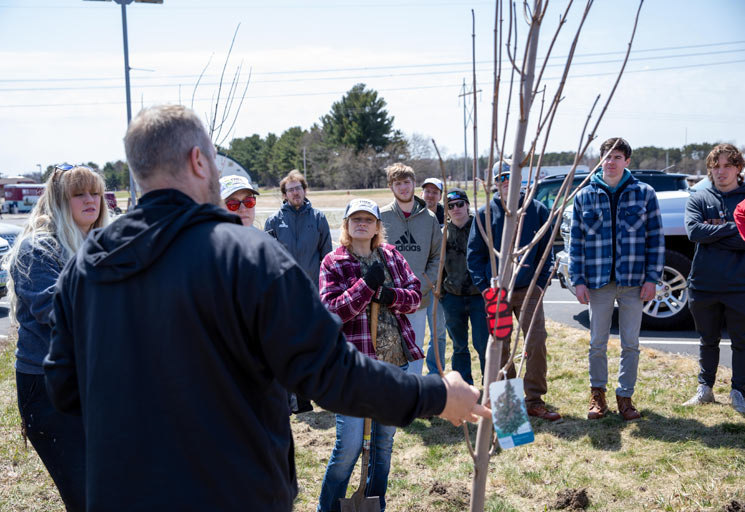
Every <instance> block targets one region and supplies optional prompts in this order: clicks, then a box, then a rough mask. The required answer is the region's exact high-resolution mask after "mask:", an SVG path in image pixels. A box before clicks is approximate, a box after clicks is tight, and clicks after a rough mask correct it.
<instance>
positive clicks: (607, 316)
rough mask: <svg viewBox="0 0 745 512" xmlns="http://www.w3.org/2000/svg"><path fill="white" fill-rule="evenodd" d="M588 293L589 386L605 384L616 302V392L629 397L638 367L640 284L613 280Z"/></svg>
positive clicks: (632, 391) (640, 321)
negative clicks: (618, 342) (618, 351)
mask: <svg viewBox="0 0 745 512" xmlns="http://www.w3.org/2000/svg"><path fill="white" fill-rule="evenodd" d="M588 291H589V292H590V352H589V356H588V359H589V363H590V386H591V387H593V388H602V389H603V390H605V386H606V384H607V383H608V355H607V349H608V338H609V336H610V326H611V321H612V318H613V309H614V307H615V303H616V302H618V333H619V335H620V338H621V362H620V363H619V365H618V387H617V388H616V395H618V396H622V397H628V398H631V396H632V395H633V394H634V387H635V386H636V376H637V369H638V367H639V330H640V329H641V324H642V308H643V306H644V302H642V299H641V298H640V297H639V294H640V293H641V286H618V285H617V284H616V282H615V281H612V282H611V283H609V284H607V285H605V286H603V287H602V288H598V289H596V290H588Z"/></svg>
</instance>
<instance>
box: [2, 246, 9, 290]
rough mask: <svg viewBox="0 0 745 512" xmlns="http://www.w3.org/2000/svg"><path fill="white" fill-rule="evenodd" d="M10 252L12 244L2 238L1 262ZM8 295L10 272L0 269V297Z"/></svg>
mask: <svg viewBox="0 0 745 512" xmlns="http://www.w3.org/2000/svg"><path fill="white" fill-rule="evenodd" d="M8 252H10V244H8V242H7V241H6V240H5V239H4V238H0V260H2V259H3V258H5V256H7V254H8ZM7 294H8V271H7V270H5V269H4V268H2V267H0V297H5V296H6V295H7Z"/></svg>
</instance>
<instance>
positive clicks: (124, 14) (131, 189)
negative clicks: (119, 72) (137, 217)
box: [114, 0, 137, 206]
mask: <svg viewBox="0 0 745 512" xmlns="http://www.w3.org/2000/svg"><path fill="white" fill-rule="evenodd" d="M114 1H115V2H116V3H118V4H119V5H121V6H122V37H123V39H124V87H125V89H126V91H127V126H129V123H130V122H131V121H132V95H131V93H130V89H129V42H128V41H127V4H130V3H132V0H114ZM135 188H136V185H135V179H134V176H133V175H132V170H131V169H130V170H129V200H130V201H131V202H130V205H131V206H134V205H135V204H137V194H136V193H135Z"/></svg>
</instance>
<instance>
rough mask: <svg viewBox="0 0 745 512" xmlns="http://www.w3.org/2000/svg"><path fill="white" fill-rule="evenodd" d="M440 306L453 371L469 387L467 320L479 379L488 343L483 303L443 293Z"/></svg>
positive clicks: (463, 296) (474, 299) (471, 297)
mask: <svg viewBox="0 0 745 512" xmlns="http://www.w3.org/2000/svg"><path fill="white" fill-rule="evenodd" d="M440 306H442V310H443V311H444V312H445V322H446V323H447V330H448V333H449V334H450V338H451V339H452V340H453V370H455V371H456V372H458V373H460V375H461V377H463V380H465V381H466V382H468V383H469V384H473V377H472V376H471V352H470V351H469V350H468V320H469V319H470V320H471V339H472V341H473V348H474V349H475V350H476V353H477V354H478V355H479V363H480V364H481V374H482V375H483V374H484V362H485V358H486V343H487V341H489V330H488V327H487V325H486V311H485V310H484V299H483V298H482V297H481V295H453V294H452V293H446V294H445V295H444V296H443V297H442V299H440ZM428 355H429V354H428ZM428 362H429V361H428Z"/></svg>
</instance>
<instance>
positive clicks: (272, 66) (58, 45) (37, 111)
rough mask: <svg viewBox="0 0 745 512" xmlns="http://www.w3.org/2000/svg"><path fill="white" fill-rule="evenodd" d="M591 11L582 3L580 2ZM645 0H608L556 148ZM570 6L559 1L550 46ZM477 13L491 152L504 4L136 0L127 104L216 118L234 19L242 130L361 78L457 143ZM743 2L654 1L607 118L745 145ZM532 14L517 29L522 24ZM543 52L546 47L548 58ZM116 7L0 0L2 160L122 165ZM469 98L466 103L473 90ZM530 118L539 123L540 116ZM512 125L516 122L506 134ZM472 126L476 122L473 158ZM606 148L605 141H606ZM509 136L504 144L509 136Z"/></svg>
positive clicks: (670, 136)
mask: <svg viewBox="0 0 745 512" xmlns="http://www.w3.org/2000/svg"><path fill="white" fill-rule="evenodd" d="M582 5H584V3H582ZM582 5H580V3H576V5H575V6H574V7H573V9H572V11H571V13H570V21H569V22H568V23H567V25H566V26H565V28H564V29H563V30H562V34H561V36H560V38H559V40H558V42H557V46H556V49H555V50H554V53H553V55H554V56H555V58H553V59H551V60H549V67H547V71H546V77H547V81H546V85H547V88H548V90H549V92H550V91H551V90H552V88H555V87H556V85H557V83H558V81H557V80H556V78H557V77H558V76H559V75H560V73H561V67H560V66H559V64H560V63H561V59H560V58H558V57H561V56H564V55H566V54H567V51H568V41H569V40H570V38H571V36H572V35H573V32H574V29H575V28H576V23H577V20H578V18H579V14H580V9H581V8H582ZM636 5H637V3H636V2H634V1H630V0H617V1H610V0H597V1H596V2H595V5H593V7H592V10H591V13H590V15H589V17H588V19H587V21H586V23H585V30H584V31H583V33H582V34H581V36H580V40H579V45H578V47H577V51H576V58H575V66H574V67H573V68H572V72H571V73H570V79H569V81H568V83H567V85H566V88H565V91H564V100H563V101H562V105H561V107H560V109H559V113H558V115H557V118H556V123H555V126H554V128H553V130H552V132H551V137H550V139H549V143H548V149H549V150H552V151H565V150H574V149H575V148H576V147H577V144H578V139H579V135H580V130H581V127H582V125H583V124H584V121H585V118H586V116H587V113H588V110H589V107H590V105H591V104H592V102H593V101H594V98H595V96H596V95H597V94H601V95H602V98H601V101H602V100H603V99H604V98H605V97H606V96H607V94H608V93H609V91H610V87H611V86H612V83H613V80H614V79H615V76H614V73H615V71H616V70H617V69H618V67H619V66H620V62H621V59H622V56H623V52H624V51H625V49H626V45H627V41H628V35H629V34H630V31H631V27H632V24H633V17H634V12H635V10H636ZM565 6H566V1H559V0H554V1H553V2H551V3H550V7H549V13H548V14H547V16H546V21H545V23H544V25H545V27H544V29H543V30H542V37H541V41H542V45H541V46H542V47H543V48H545V46H546V43H547V42H548V40H549V39H550V35H551V34H552V33H553V27H555V25H556V21H557V20H558V16H559V12H560V11H563V9H564V8H565ZM471 9H474V11H475V13H476V41H477V49H476V60H477V61H478V64H477V69H478V71H477V79H478V82H479V84H478V86H479V88H480V89H482V90H483V91H485V92H482V93H481V94H480V95H479V98H478V101H477V104H476V106H477V109H478V112H479V126H480V130H479V143H480V152H483V151H484V150H485V149H486V147H485V144H486V141H487V140H488V137H489V133H488V131H487V127H488V126H489V121H490V120H489V117H488V112H489V110H490V102H491V98H490V94H489V91H490V88H491V75H492V66H491V64H490V61H491V59H492V41H491V38H492V31H493V19H494V6H493V2H485V1H475V2H470V3H469V2H461V1H455V0H451V1H446V0H430V1H424V0H398V1H391V0H349V1H331V0H317V1H313V2H311V1H300V0H276V1H269V0H257V1H239V0H213V1H211V2H205V1H202V2H198V1H196V0H164V3H163V4H162V5H148V4H131V5H130V6H129V7H128V8H127V15H128V25H129V48H130V65H131V66H132V67H133V68H135V69H134V70H133V71H132V74H131V78H132V100H133V110H134V112H136V111H137V110H139V108H140V106H141V105H145V106H148V105H153V104H158V103H178V102H179V101H181V102H182V103H184V104H187V105H189V104H191V96H192V93H193V91H194V84H195V82H196V78H197V76H198V75H199V73H200V72H201V70H202V68H204V66H205V65H206V64H207V62H208V61H209V59H210V56H212V64H211V65H210V67H209V68H208V70H207V73H206V76H205V77H204V79H203V81H202V84H201V85H200V87H199V88H198V89H197V91H196V94H195V102H194V107H195V110H197V111H198V112H199V113H200V114H202V115H204V116H205V117H206V115H207V113H208V112H209V109H210V104H211V102H212V101H213V100H212V98H213V96H214V94H215V93H216V90H217V85H216V84H217V80H218V75H219V72H220V68H221V66H222V64H223V62H224V59H225V55H226V52H227V48H228V47H229V44H230V40H231V38H232V36H233V32H234V30H235V28H236V25H237V24H238V23H240V24H241V26H240V29H239V31H238V36H237V38H236V43H235V48H234V50H233V55H232V58H231V61H230V63H229V65H228V73H229V74H232V72H233V71H234V70H235V68H236V66H237V65H238V64H239V63H240V62H241V61H242V63H243V77H244V79H245V78H246V77H247V75H248V70H249V68H251V72H252V75H251V82H250V84H249V87H248V92H247V97H246V101H245V103H244V105H243V108H242V110H241V113H240V116H239V118H238V121H237V123H236V126H235V129H234V131H233V132H232V135H233V136H235V137H243V136H249V135H251V134H253V133H258V134H260V135H261V136H265V135H266V134H267V133H268V132H274V133H276V134H277V135H279V134H281V132H282V131H284V130H285V129H287V128H289V127H291V126H301V127H303V128H309V127H310V126H311V125H312V124H313V123H314V122H317V121H318V119H319V118H320V117H321V116H322V115H324V114H325V113H327V112H328V110H329V108H330V106H331V104H332V103H333V102H334V101H336V100H338V99H339V98H341V96H342V95H343V94H344V92H345V91H347V90H349V89H350V88H351V87H352V86H353V85H354V84H356V83H359V82H363V83H365V84H367V86H368V87H371V88H374V89H376V90H377V91H378V92H379V93H380V94H381V96H382V97H383V98H384V99H385V100H386V101H387V102H388V110H389V112H390V113H391V114H392V115H393V116H394V117H395V123H394V126H395V127H396V128H398V129H400V130H402V131H403V132H404V133H405V134H406V135H412V134H414V133H416V134H420V135H423V136H425V137H426V138H430V137H431V138H434V139H435V140H436V142H437V143H438V145H439V146H440V148H441V149H443V148H444V150H445V152H446V153H448V154H462V152H463V103H462V100H461V99H459V97H458V94H459V93H460V89H461V85H462V82H463V79H464V78H465V79H467V80H468V82H469V87H470V74H471V72H470V62H471V13H470V10H471ZM744 23H745V2H742V1H740V0H711V1H707V2H701V1H697V0H656V1H655V0H647V1H646V2H645V4H644V6H643V8H642V16H641V20H640V23H639V27H638V29H637V36H636V39H635V41H634V46H633V50H632V54H631V59H630V61H629V63H628V66H627V73H626V74H625V76H624V77H623V79H622V80H621V83H620V85H619V88H618V91H617V92H616V95H615V97H614V100H613V102H612V103H611V106H610V108H609V110H608V112H607V114H606V116H605V118H604V120H603V122H602V124H601V126H600V130H599V133H598V135H599V138H600V139H601V140H602V139H604V138H607V137H609V136H615V135H621V136H624V137H626V138H627V139H628V140H629V141H630V142H631V144H632V146H644V145H656V146H664V147H674V146H682V145H683V144H684V143H686V142H703V141H729V142H734V143H736V144H738V145H740V146H743V145H745V122H744V121H743V114H744V113H745V94H743V92H742V91H743V84H745V34H744V33H743V30H742V27H743V25H744ZM525 32H526V27H525V25H524V23H521V24H520V26H519V31H518V34H519V35H520V36H522V35H524V34H525ZM540 54H542V52H539V55H540ZM123 84H124V78H123V52H122V33H121V10H120V7H119V6H118V5H116V4H114V3H113V2H92V1H83V0H0V138H1V140H2V141H3V145H2V148H3V149H2V151H1V152H0V172H2V173H4V174H5V175H13V174H18V173H25V172H32V171H34V170H36V169H37V167H36V166H37V164H39V165H41V166H42V167H46V166H47V165H49V164H53V163H57V162H62V161H67V162H81V161H85V162H87V161H94V162H98V163H99V164H101V165H102V164H103V163H105V162H106V161H110V160H117V159H122V158H123V157H124V150H123V147H122V143H121V138H122V136H123V134H124V130H125V128H126V108H125V96H124V87H123ZM468 107H469V108H470V107H471V103H470V101H469V103H468ZM535 115H536V114H534V116H533V117H535ZM508 133H509V132H508ZM471 138H472V131H471V130H470V129H469V132H468V140H469V142H468V144H469V153H470V152H471V151H472V142H471ZM598 146H599V143H595V144H594V145H593V148H594V149H597V147H598ZM508 147H509V143H508Z"/></svg>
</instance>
